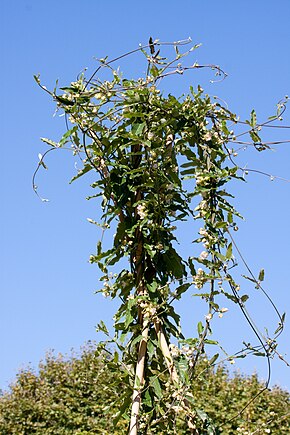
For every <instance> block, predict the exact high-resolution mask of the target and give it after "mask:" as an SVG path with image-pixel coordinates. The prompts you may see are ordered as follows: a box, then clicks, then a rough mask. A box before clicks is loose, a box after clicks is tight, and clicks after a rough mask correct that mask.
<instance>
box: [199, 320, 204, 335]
mask: <svg viewBox="0 0 290 435" xmlns="http://www.w3.org/2000/svg"><path fill="white" fill-rule="evenodd" d="M203 329H204V328H203V324H202V322H198V324H197V332H198V334H199V335H201V334H202V332H203Z"/></svg>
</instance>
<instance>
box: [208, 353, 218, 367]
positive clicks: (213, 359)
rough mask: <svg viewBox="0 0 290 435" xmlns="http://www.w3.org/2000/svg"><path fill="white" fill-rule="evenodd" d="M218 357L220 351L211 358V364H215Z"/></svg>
mask: <svg viewBox="0 0 290 435" xmlns="http://www.w3.org/2000/svg"><path fill="white" fill-rule="evenodd" d="M218 357H219V353H216V354H215V355H214V356H213V357H212V358H211V359H210V360H209V362H208V363H209V365H213V364H214V363H215V362H216V360H217V359H218Z"/></svg>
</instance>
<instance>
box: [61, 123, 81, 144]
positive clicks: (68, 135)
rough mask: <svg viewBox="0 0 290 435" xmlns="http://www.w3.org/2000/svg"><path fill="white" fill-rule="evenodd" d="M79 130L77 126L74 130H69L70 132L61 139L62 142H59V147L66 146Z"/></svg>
mask: <svg viewBox="0 0 290 435" xmlns="http://www.w3.org/2000/svg"><path fill="white" fill-rule="evenodd" d="M77 129H78V127H77V125H75V126H74V127H73V128H71V129H70V130H68V131H67V132H66V133H65V134H64V135H63V136H62V138H61V139H60V141H59V146H60V147H62V146H63V145H65V144H66V143H67V142H68V141H69V139H70V136H71V135H72V134H73V133H74V132H76V131H77Z"/></svg>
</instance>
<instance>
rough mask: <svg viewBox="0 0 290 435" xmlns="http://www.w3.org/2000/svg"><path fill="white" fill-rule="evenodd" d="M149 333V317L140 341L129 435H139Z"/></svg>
mask: <svg viewBox="0 0 290 435" xmlns="http://www.w3.org/2000/svg"><path fill="white" fill-rule="evenodd" d="M148 332H149V319H148V316H146V317H145V316H144V318H143V328H142V339H141V341H140V345H139V350H138V361H137V365H136V373H135V382H134V391H133V397H132V409H131V421H130V429H129V435H137V433H138V423H139V422H138V419H139V413H140V406H141V392H142V388H143V384H144V368H145V358H146V351H147V340H148Z"/></svg>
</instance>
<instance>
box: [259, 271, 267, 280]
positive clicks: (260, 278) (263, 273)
mask: <svg viewBox="0 0 290 435" xmlns="http://www.w3.org/2000/svg"><path fill="white" fill-rule="evenodd" d="M264 277H265V270H264V269H261V270H260V272H259V277H258V280H259V281H264Z"/></svg>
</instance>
